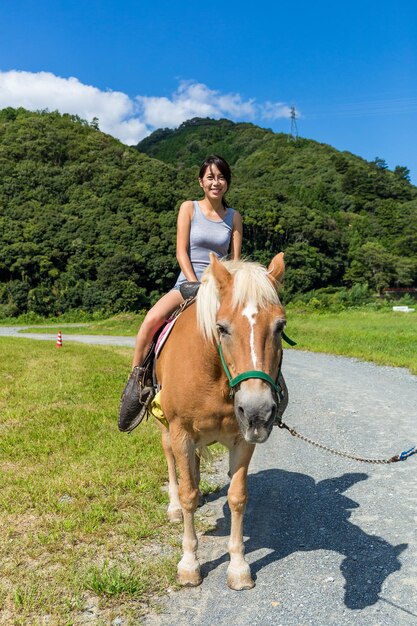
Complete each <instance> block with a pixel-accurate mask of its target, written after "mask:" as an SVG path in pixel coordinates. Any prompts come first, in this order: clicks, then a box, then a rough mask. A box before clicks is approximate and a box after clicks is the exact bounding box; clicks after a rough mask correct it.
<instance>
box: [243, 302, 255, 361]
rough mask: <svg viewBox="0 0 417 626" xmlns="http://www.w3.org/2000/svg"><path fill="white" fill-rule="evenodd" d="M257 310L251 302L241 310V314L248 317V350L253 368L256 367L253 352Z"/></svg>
mask: <svg viewBox="0 0 417 626" xmlns="http://www.w3.org/2000/svg"><path fill="white" fill-rule="evenodd" d="M257 312H258V309H257V308H256V306H255V305H254V304H252V303H251V302H249V303H248V304H247V305H246V306H245V308H244V309H243V311H242V315H243V316H244V317H246V318H247V319H248V322H249V324H250V338H249V344H250V352H251V356H252V363H253V367H254V368H256V360H257V359H256V352H255V324H256V321H255V316H256V314H257Z"/></svg>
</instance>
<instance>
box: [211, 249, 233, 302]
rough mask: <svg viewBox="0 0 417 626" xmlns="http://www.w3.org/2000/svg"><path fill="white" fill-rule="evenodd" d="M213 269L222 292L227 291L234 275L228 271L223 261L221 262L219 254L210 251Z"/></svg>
mask: <svg viewBox="0 0 417 626" xmlns="http://www.w3.org/2000/svg"><path fill="white" fill-rule="evenodd" d="M210 264H211V271H212V273H213V276H214V278H215V281H216V283H217V286H218V288H219V291H220V292H221V293H224V292H225V291H227V289H228V288H229V287H230V285H231V282H232V275H231V273H230V272H228V271H227V269H226V268H225V266H224V265H223V263H220V261H219V259H218V258H217V256H216V255H215V254H214V253H213V252H210Z"/></svg>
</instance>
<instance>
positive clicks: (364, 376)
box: [0, 327, 417, 626]
mask: <svg viewBox="0 0 417 626" xmlns="http://www.w3.org/2000/svg"><path fill="white" fill-rule="evenodd" d="M13 331H14V329H13ZM4 334H6V333H5V328H4V327H3V328H0V336H1V335H4ZM18 336H20V337H22V336H27V337H28V336H29V337H32V338H35V339H49V340H51V338H52V339H55V338H56V337H55V335H50V336H49V337H48V336H46V337H45V336H42V335H30V334H26V335H21V334H19V335H18ZM65 340H66V341H82V342H84V343H96V344H102V343H106V344H110V345H130V346H131V345H133V338H126V337H122V338H118V337H107V338H106V337H97V336H85V335H84V336H83V335H80V336H76V335H67V336H65ZM284 372H285V374H286V380H287V383H288V387H289V390H290V406H289V408H288V410H287V412H286V414H285V420H286V422H287V423H288V424H290V425H293V426H295V427H296V428H297V429H298V430H299V431H300V432H301V433H303V434H305V435H307V436H310V437H311V438H313V439H318V440H320V441H322V442H323V443H326V444H329V445H331V446H333V447H337V448H340V449H344V450H348V451H352V452H354V453H356V454H358V455H361V456H371V457H376V458H387V457H390V456H391V455H393V454H395V453H398V452H401V451H402V450H404V449H407V448H409V447H411V446H413V445H415V444H417V419H416V407H417V377H415V376H412V375H411V374H410V373H409V372H408V371H407V370H404V369H398V368H390V367H380V366H376V365H373V364H370V363H363V362H360V361H357V360H355V359H347V358H343V357H334V356H328V355H323V354H313V353H307V352H299V351H290V350H287V351H286V353H285V358H284ZM220 465H221V468H220V469H221V474H220V477H221V480H223V479H224V484H225V487H224V488H223V489H222V490H221V491H220V492H219V493H217V494H214V495H213V496H211V497H210V499H209V500H208V502H206V504H205V505H204V506H203V507H202V508H201V509H200V510H199V515H202V516H203V517H206V518H207V519H208V520H211V521H213V522H215V523H216V530H215V531H214V532H211V533H206V534H203V535H202V536H201V537H200V546H199V558H200V562H201V563H202V566H203V575H204V576H205V578H204V581H203V584H202V585H201V586H200V587H198V588H194V589H183V590H181V591H179V592H171V593H169V594H167V596H166V597H164V598H163V599H162V600H161V601H160V606H159V610H158V612H157V613H152V614H149V615H148V616H147V617H146V618H145V620H144V624H145V625H146V626H155V625H157V626H165V625H166V626H168V625H169V626H172V624H175V625H176V626H182V625H187V626H192V625H196V626H197V625H198V626H218V625H223V624H224V625H227V626H232V625H239V626H246V625H247V626H256V625H260V626H267V625H272V624H273V625H274V626H279V625H280V624H281V625H282V626H304V625H308V624H313V625H314V626H326V625H329V624H332V625H337V626H345V625H346V626H347V625H349V626H350V625H351V624H359V625H360V626H392V625H393V624H396V625H397V624H399V625H411V624H413V625H417V558H416V557H417V545H416V544H417V541H416V540H417V489H416V476H417V455H415V456H412V457H411V458H410V459H409V460H408V461H406V462H403V463H396V464H393V465H387V466H378V465H366V464H361V463H357V462H354V461H349V460H346V459H342V458H340V457H337V456H333V455H330V454H328V453H325V452H322V451H320V450H318V449H316V448H314V447H313V446H310V445H308V444H306V443H304V442H302V441H299V440H298V439H295V438H293V437H291V436H290V435H289V434H288V433H287V432H285V431H281V430H278V429H274V432H273V433H272V435H271V437H270V439H269V440H268V441H267V442H266V443H265V444H261V445H259V446H258V447H257V449H256V451H255V455H254V458H253V460H252V463H251V472H250V476H249V481H248V484H249V491H250V500H249V504H248V508H247V511H246V516H245V527H244V532H245V538H246V554H247V557H248V560H249V562H250V564H251V567H252V573H253V574H254V576H255V578H256V586H255V588H254V589H251V590H250V591H241V592H236V591H231V590H230V589H228V587H227V586H226V568H227V562H228V556H227V553H226V545H227V535H228V529H229V523H230V515H229V511H228V507H227V504H226V489H227V485H226V463H225V462H223V463H221V464H220Z"/></svg>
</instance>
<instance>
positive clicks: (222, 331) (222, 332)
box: [217, 324, 230, 337]
mask: <svg viewBox="0 0 417 626" xmlns="http://www.w3.org/2000/svg"><path fill="white" fill-rule="evenodd" d="M217 330H218V331H219V334H220V335H222V336H223V337H227V336H228V335H230V328H229V327H228V326H227V325H226V324H217Z"/></svg>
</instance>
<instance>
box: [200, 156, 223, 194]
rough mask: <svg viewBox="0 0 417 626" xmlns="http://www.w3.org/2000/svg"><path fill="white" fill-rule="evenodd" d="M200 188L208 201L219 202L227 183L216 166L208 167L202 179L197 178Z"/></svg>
mask: <svg viewBox="0 0 417 626" xmlns="http://www.w3.org/2000/svg"><path fill="white" fill-rule="evenodd" d="M198 182H199V183H200V187H201V188H202V189H203V190H204V193H205V195H206V197H207V198H209V199H210V200H221V199H222V198H223V196H224V194H225V193H226V191H227V181H226V179H225V177H224V176H223V174H222V173H221V171H220V170H219V168H218V167H217V165H214V163H213V164H212V165H209V166H208V167H207V169H206V171H205V172H204V176H203V178H199V179H198Z"/></svg>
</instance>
